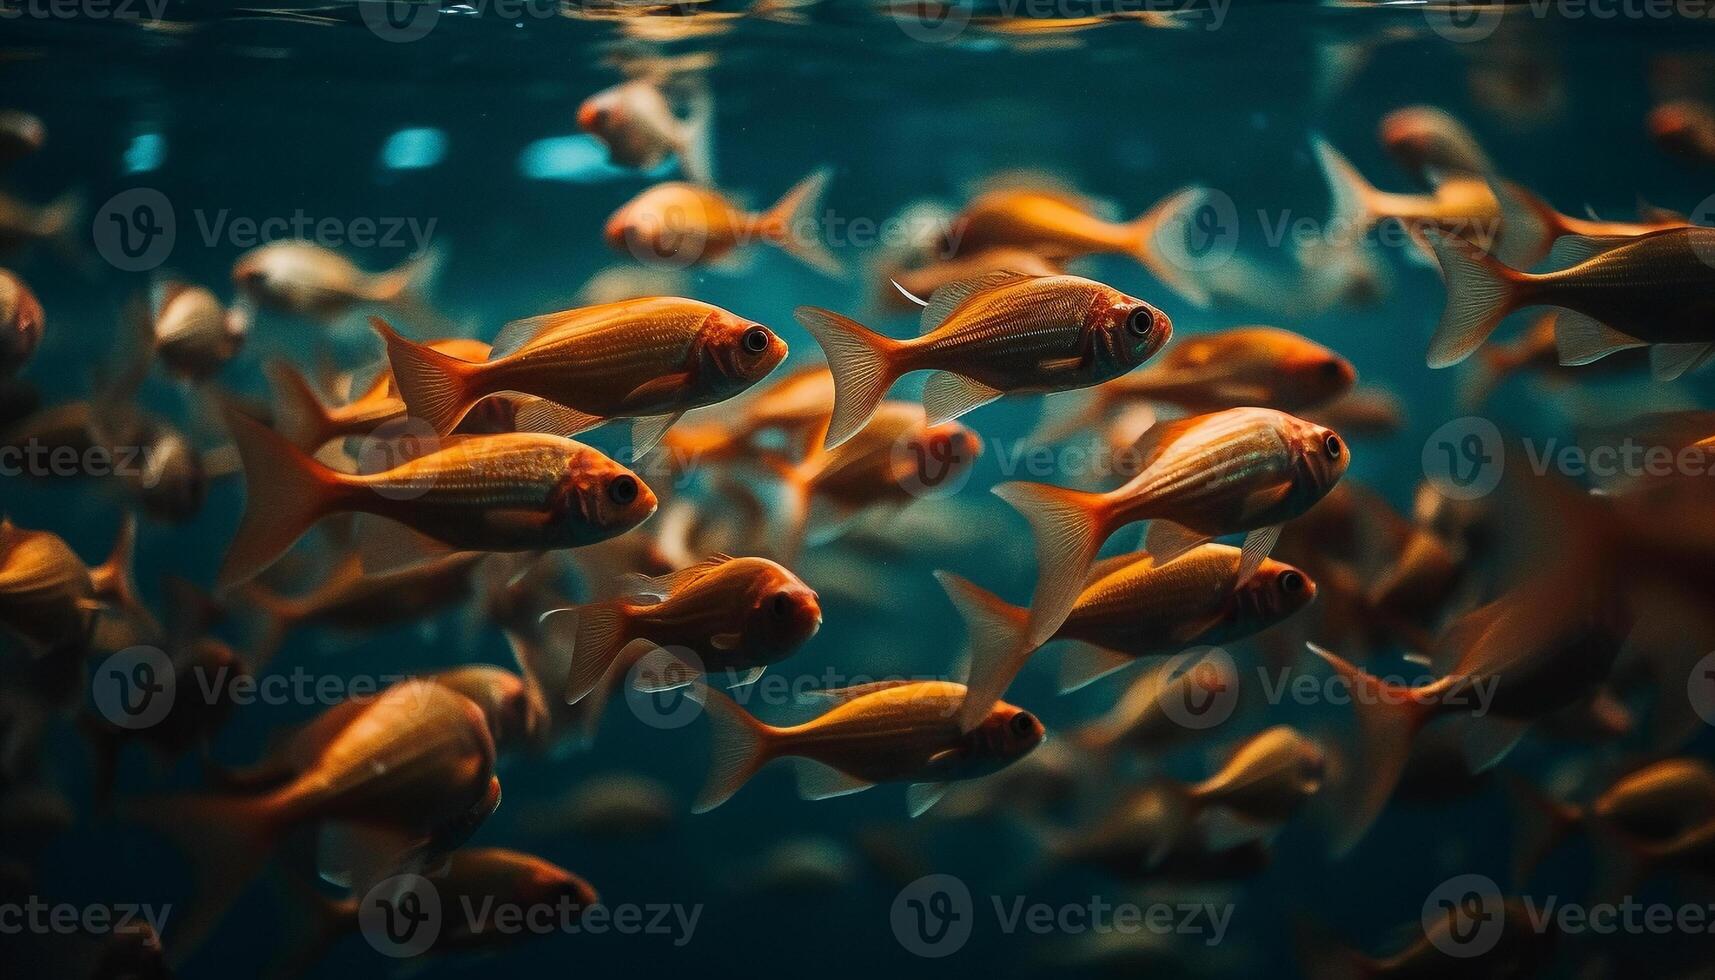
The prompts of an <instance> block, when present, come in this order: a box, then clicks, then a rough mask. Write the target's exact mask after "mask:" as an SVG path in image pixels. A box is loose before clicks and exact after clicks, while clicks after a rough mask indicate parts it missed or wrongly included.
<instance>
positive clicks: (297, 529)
mask: <svg viewBox="0 0 1715 980" xmlns="http://www.w3.org/2000/svg"><path fill="white" fill-rule="evenodd" d="M222 415H223V416H224V418H225V421H226V427H227V430H228V431H229V432H231V433H232V440H233V444H234V445H235V446H236V447H237V449H238V456H239V459H240V460H241V461H242V462H243V464H244V485H245V499H244V517H243V519H242V520H241V521H240V522H239V525H238V533H237V534H236V535H234V536H233V539H232V545H231V547H230V548H229V549H228V550H227V552H226V561H225V562H224V563H223V564H222V565H221V567H220V576H219V577H218V578H217V579H216V591H217V592H224V591H226V590H228V589H231V588H232V587H233V586H236V585H238V584H239V583H241V582H246V581H249V580H250V579H252V578H254V577H255V576H256V575H257V574H258V573H260V572H261V571H262V570H263V569H265V568H267V567H268V566H269V565H272V564H273V563H274V561H275V559H277V558H279V557H280V556H281V555H282V554H284V553H285V551H286V549H288V548H290V547H291V546H292V544H293V542H295V541H297V540H298V538H299V537H300V536H302V535H303V533H304V532H305V531H308V530H309V529H310V526H311V525H313V524H315V522H316V521H317V520H319V519H320V518H321V517H323V516H324V515H326V514H327V513H329V512H330V511H331V510H333V508H334V505H335V503H336V501H337V498H338V495H339V493H340V490H341V489H342V487H343V486H344V484H343V480H342V478H341V476H340V474H338V473H336V472H334V471H333V470H331V469H329V468H328V467H326V466H324V465H322V464H321V463H319V462H317V461H315V460H314V459H311V458H310V457H309V456H308V455H306V454H305V453H304V452H303V451H302V450H300V449H299V448H298V447H296V446H294V445H292V444H291V443H289V442H287V441H286V440H285V439H283V438H281V437H280V435H279V434H278V433H276V432H275V431H274V430H272V429H270V428H268V427H267V426H265V425H263V424H262V423H261V422H258V421H256V420H255V419H253V418H251V417H250V416H248V415H245V414H244V413H243V412H240V411H238V410H237V409H236V408H233V407H231V406H229V405H228V406H223V407H222Z"/></svg>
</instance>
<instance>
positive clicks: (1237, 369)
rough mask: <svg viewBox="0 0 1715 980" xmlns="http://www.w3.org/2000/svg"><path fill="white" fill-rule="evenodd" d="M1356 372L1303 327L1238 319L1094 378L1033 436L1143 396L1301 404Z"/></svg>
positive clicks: (1182, 404)
mask: <svg viewBox="0 0 1715 980" xmlns="http://www.w3.org/2000/svg"><path fill="white" fill-rule="evenodd" d="M1357 379H1358V371H1357V368H1355V367H1353V366H1352V362H1351V361H1348V360H1347V359H1346V358H1344V357H1341V356H1340V355H1339V354H1338V353H1336V352H1334V351H1332V350H1330V349H1329V348H1327V347H1324V346H1323V345H1321V344H1318V343H1316V342H1315V341H1313V340H1311V339H1309V338H1308V337H1305V336H1303V335H1301V334H1296V333H1293V332H1292V331H1290V330H1282V329H1280V328H1279V327H1268V326H1244V327H1233V328H1230V329H1227V330H1218V331H1215V332H1214V333H1208V334H1199V335H1197V336H1194V337H1186V338H1184V339H1182V340H1180V341H1179V342H1178V343H1176V344H1174V345H1172V346H1171V347H1170V348H1168V349H1167V350H1166V351H1165V352H1164V353H1163V354H1162V355H1161V356H1160V357H1158V358H1156V359H1155V360H1154V361H1151V362H1150V363H1148V364H1146V365H1144V366H1143V367H1142V368H1140V369H1138V370H1136V371H1133V372H1131V373H1129V374H1126V375H1123V376H1121V377H1118V378H1115V379H1114V380H1112V381H1109V382H1106V383H1105V384H1100V385H1097V386H1096V387H1095V388H1093V389H1091V391H1090V398H1089V400H1088V401H1087V402H1086V403H1084V404H1082V405H1077V406H1075V407H1074V408H1073V410H1072V411H1069V412H1066V413H1064V414H1058V415H1056V414H1050V416H1049V418H1048V419H1046V420H1045V421H1044V423H1043V425H1042V426H1041V427H1040V428H1038V429H1037V431H1036V433H1035V435H1034V436H1033V437H1032V438H1033V440H1034V441H1039V442H1052V441H1055V440H1058V439H1062V438H1065V437H1066V436H1069V435H1071V434H1072V433H1073V432H1075V431H1076V430H1077V429H1079V428H1082V427H1084V426H1086V425H1093V424H1096V423H1097V422H1099V421H1100V420H1101V419H1104V418H1109V417H1112V416H1113V415H1115V414H1117V413H1120V412H1123V411H1124V410H1125V409H1126V408H1127V407H1129V406H1131V405H1134V404H1136V403H1140V402H1141V403H1159V404H1166V405H1172V406H1174V407H1176V408H1180V409H1184V410H1185V411H1186V412H1188V413H1190V414H1194V415H1195V414H1203V413H1207V412H1215V411H1220V410H1221V409H1226V408H1240V407H1245V406H1251V407H1256V408H1274V409H1279V410H1280V411H1283V412H1302V411H1304V410H1306V409H1312V408H1316V407H1318V406H1321V405H1326V404H1327V403H1329V402H1331V401H1334V400H1335V399H1338V398H1340V397H1341V396H1343V395H1345V394H1347V393H1348V392H1350V391H1351V390H1352V386H1353V385H1354V384H1356V383H1357Z"/></svg>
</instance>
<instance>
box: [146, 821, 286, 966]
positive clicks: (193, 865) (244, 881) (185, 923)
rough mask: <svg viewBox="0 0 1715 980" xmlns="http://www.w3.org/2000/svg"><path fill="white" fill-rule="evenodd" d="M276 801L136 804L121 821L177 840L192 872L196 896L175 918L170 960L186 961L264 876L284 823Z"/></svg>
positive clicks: (175, 841) (174, 841)
mask: <svg viewBox="0 0 1715 980" xmlns="http://www.w3.org/2000/svg"><path fill="white" fill-rule="evenodd" d="M278 814H279V809H278V808H277V807H276V806H275V805H274V802H273V797H272V796H221V795H197V796H175V797H152V798H144V799H137V800H131V801H127V802H126V803H124V804H123V805H122V807H121V816H122V817H124V818H126V819H128V820H131V821H134V822H136V823H140V824H142V825H144V826H146V827H149V828H150V829H152V830H154V831H156V832H157V833H160V834H162V835H164V836H166V837H167V838H168V840H170V841H172V842H173V844H174V845H175V846H176V847H177V848H178V850H179V851H180V852H181V853H182V854H183V856H184V859H185V861H186V862H187V863H188V864H189V866H190V870H191V879H192V881H193V882H194V887H195V895H196V898H195V900H194V904H192V905H191V906H190V907H189V908H188V909H187V910H186V913H185V914H184V915H183V916H182V917H180V916H175V919H174V924H175V926H176V929H175V930H174V932H173V933H172V934H171V935H170V936H169V937H168V940H169V942H168V953H167V955H168V958H169V960H171V961H173V962H176V963H177V962H183V960H184V958H185V957H186V956H188V955H189V954H190V953H191V952H193V951H194V950H195V949H196V948H197V946H199V945H200V944H201V943H202V941H203V940H204V939H205V938H207V936H208V934H209V932H210V931H211V930H212V929H213V928H214V927H215V926H216V925H218V924H219V922H220V919H221V917H222V916H223V915H224V914H225V913H226V910H227V909H228V908H229V907H230V906H231V905H232V903H233V902H234V901H235V900H236V899H237V898H238V896H239V895H240V893H242V892H243V891H244V888H245V886H246V885H248V884H250V882H251V881H252V880H253V879H254V878H255V877H256V876H257V875H258V874H260V873H261V871H262V869H263V868H264V867H265V866H266V865H267V863H268V859H269V856H270V855H271V853H272V852H273V850H274V845H275V843H276V842H277V841H278V839H279V836H280V833H281V831H282V830H283V824H282V822H281V820H280V819H279V817H278Z"/></svg>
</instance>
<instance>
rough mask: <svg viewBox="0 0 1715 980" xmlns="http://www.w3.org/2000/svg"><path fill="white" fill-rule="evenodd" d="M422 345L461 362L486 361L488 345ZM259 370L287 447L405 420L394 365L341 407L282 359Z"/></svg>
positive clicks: (450, 341) (308, 448)
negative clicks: (328, 401)
mask: <svg viewBox="0 0 1715 980" xmlns="http://www.w3.org/2000/svg"><path fill="white" fill-rule="evenodd" d="M427 346H428V347H430V348H431V349H433V350H436V351H439V352H440V353H442V354H446V355H448V356H450V357H456V358H459V359H460V360H465V361H486V360H488V354H489V349H490V348H489V345H487V344H485V343H483V342H482V341H480V340H469V339H466V338H462V337H452V338H447V339H444V340H431V341H429V342H428V344H427ZM263 372H264V373H265V374H266V375H267V376H268V384H269V387H270V388H272V389H273V392H274V426H275V428H276V429H278V430H279V432H280V434H281V435H283V436H285V437H286V439H287V441H289V442H291V443H292V445H294V446H297V447H298V448H299V449H302V450H304V451H305V452H307V453H313V452H315V451H316V450H318V449H321V448H322V447H323V446H325V445H327V444H328V443H329V442H332V441H333V440H335V439H341V438H346V437H350V436H365V435H370V434H372V433H374V432H375V431H376V430H377V429H380V428H381V427H382V426H384V425H387V424H388V423H390V422H399V421H401V420H403V419H405V418H407V414H406V410H405V402H404V400H403V399H401V398H400V397H399V387H398V385H396V384H394V383H393V369H392V367H391V366H388V365H385V364H384V365H383V368H382V370H381V371H380V372H379V373H378V374H376V376H375V377H374V378H373V379H372V380H371V381H370V382H369V384H368V385H367V386H366V387H364V388H363V389H362V390H361V393H360V394H357V395H356V396H354V397H352V398H351V400H350V401H347V402H346V403H344V404H341V405H328V404H326V403H324V402H323V400H322V397H321V395H319V394H317V393H316V390H315V388H313V387H312V386H311V385H310V382H309V380H308V379H306V378H305V377H304V376H303V374H302V373H301V372H300V371H299V370H298V369H297V368H295V367H293V366H292V365H291V364H290V363H288V362H286V361H283V360H279V359H271V360H270V361H269V362H268V363H267V364H266V365H264V367H263ZM500 397H504V396H497V399H498V398H500ZM478 404H479V407H480V406H486V405H487V404H488V401H486V400H485V401H484V402H480V403H478ZM486 414H487V413H486V412H476V413H474V415H473V419H472V422H473V425H471V426H464V425H461V426H459V427H457V428H455V429H454V431H471V430H472V429H473V428H474V424H475V422H476V421H477V419H476V418H475V417H474V416H481V415H486ZM501 414H503V413H501ZM484 421H488V420H484ZM501 431H509V430H501Z"/></svg>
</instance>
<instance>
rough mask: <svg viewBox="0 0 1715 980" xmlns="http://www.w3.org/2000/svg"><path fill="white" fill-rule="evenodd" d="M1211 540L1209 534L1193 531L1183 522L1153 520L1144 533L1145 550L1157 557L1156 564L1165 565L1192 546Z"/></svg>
mask: <svg viewBox="0 0 1715 980" xmlns="http://www.w3.org/2000/svg"><path fill="white" fill-rule="evenodd" d="M1208 540H1209V536H1208V535H1207V534H1204V533H1202V532H1201V531H1193V530H1191V529H1190V528H1188V527H1186V526H1185V525H1183V524H1175V523H1173V522H1172V521H1163V520H1153V521H1150V522H1149V530H1148V531H1146V532H1144V535H1143V550H1145V551H1147V552H1149V553H1150V554H1151V555H1152V556H1154V558H1155V563H1156V565H1165V564H1167V563H1168V562H1170V561H1172V560H1173V559H1175V558H1178V557H1179V556H1180V555H1183V554H1184V553H1185V552H1187V551H1190V550H1191V549H1192V548H1195V547H1197V546H1198V545H1200V544H1202V543H1204V542H1205V541H1208Z"/></svg>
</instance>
